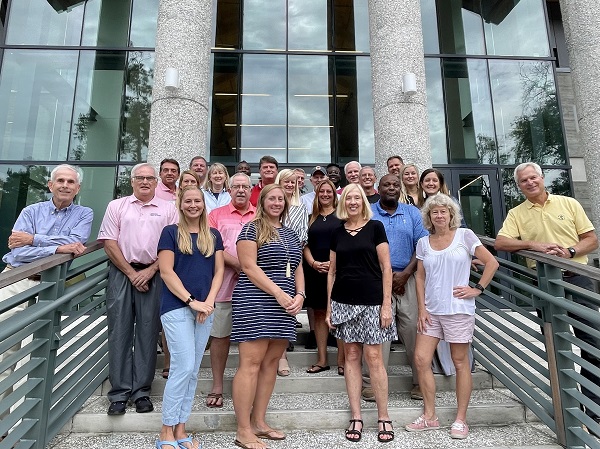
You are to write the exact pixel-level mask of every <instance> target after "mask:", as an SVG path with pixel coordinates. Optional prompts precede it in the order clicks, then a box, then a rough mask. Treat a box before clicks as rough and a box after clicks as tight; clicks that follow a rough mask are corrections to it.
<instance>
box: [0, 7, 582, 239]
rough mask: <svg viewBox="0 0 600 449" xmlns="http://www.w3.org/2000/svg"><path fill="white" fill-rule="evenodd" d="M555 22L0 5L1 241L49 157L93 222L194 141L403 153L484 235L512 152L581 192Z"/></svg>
mask: <svg viewBox="0 0 600 449" xmlns="http://www.w3.org/2000/svg"><path fill="white" fill-rule="evenodd" d="M564 36H565V33H564V31H563V27H562V16H561V9H560V6H559V3H558V2H556V1H544V0H510V1H509V0H481V1H479V0H478V1H466V0H464V1H459V0H420V1H419V0H398V1H397V2H395V1H390V0H185V1H184V0H177V1H175V0H1V2H0V195H1V196H0V242H6V237H7V236H8V234H9V232H10V229H11V227H12V224H13V223H14V220H15V218H16V216H17V215H18V213H19V211H20V210H21V209H22V208H23V207H24V206H26V205H27V204H30V203H32V202H36V201H39V200H41V199H44V198H45V197H46V195H47V193H46V180H47V176H48V173H49V171H50V170H51V169H52V167H53V166H55V165H57V164H59V163H64V162H68V163H72V164H75V165H78V166H80V167H81V168H82V170H83V173H84V179H83V184H82V189H81V193H80V195H79V201H80V202H81V203H82V204H85V205H88V206H90V207H93V209H94V210H95V211H96V217H97V218H96V223H95V229H94V231H95V230H96V229H97V226H99V221H100V219H101V217H102V213H103V211H104V209H105V206H106V204H107V203H108V202H109V201H110V200H112V199H113V198H115V197H117V196H119V195H124V194H128V193H129V192H130V186H129V180H128V177H129V170H130V168H131V167H132V166H133V165H135V164H136V163H138V162H140V161H145V160H149V161H151V162H153V163H156V162H157V161H160V160H161V159H162V158H163V157H175V158H176V159H178V160H179V161H180V163H181V164H182V166H185V165H187V163H188V161H189V159H190V158H191V156H193V155H196V154H201V155H205V157H206V158H207V159H208V160H209V161H218V162H222V163H224V164H226V165H227V166H229V167H233V166H234V165H235V163H236V162H237V161H239V160H242V159H245V160H247V161H248V162H250V163H251V164H256V163H257V162H258V159H259V158H260V157H261V156H262V155H264V154H270V155H272V156H274V157H276V158H277V159H278V161H280V162H281V164H282V165H283V166H289V167H296V166H302V167H305V168H308V167H310V166H314V165H317V164H319V165H323V164H326V163H329V162H330V161H334V162H337V163H339V164H344V163H346V162H348V161H350V160H359V161H360V162H361V163H363V164H368V165H375V166H376V167H377V169H378V171H379V172H380V174H382V173H381V172H382V171H383V166H384V163H385V159H386V158H387V157H388V156H389V155H392V154H400V155H402V156H403V157H404V159H405V161H407V162H408V161H415V162H417V164H418V165H419V166H420V168H421V169H424V168H427V167H428V166H431V165H433V166H435V167H437V168H439V169H440V170H442V171H443V172H444V174H445V175H446V178H447V182H448V183H449V184H450V186H451V188H452V192H453V194H454V195H456V196H458V197H459V198H460V200H461V204H462V206H463V211H464V212H465V215H466V218H467V222H468V223H469V224H470V225H471V226H472V227H473V228H474V229H475V230H476V231H477V232H480V233H482V234H487V235H490V236H494V235H495V232H496V231H497V230H498V229H499V227H500V224H501V222H502V220H503V218H504V216H505V214H506V210H507V208H509V207H511V206H512V205H513V204H514V203H515V202H516V201H519V200H520V198H519V195H518V193H517V189H516V187H515V186H514V183H512V181H511V178H512V170H513V169H514V166H515V165H517V164H518V163H520V162H523V161H528V160H533V161H536V162H538V163H539V164H540V165H542V167H543V168H544V169H545V173H546V178H547V180H548V182H547V184H548V185H549V186H550V187H551V189H552V190H553V191H554V192H557V193H566V194H570V193H571V192H573V191H575V193H576V196H578V195H581V197H582V199H583V200H584V201H585V192H586V189H578V188H577V187H578V186H579V185H582V186H583V185H585V181H586V178H585V168H584V164H583V160H584V150H582V149H581V148H580V145H579V141H578V139H579V130H578V118H577V110H576V108H575V104H576V103H575V92H576V90H577V88H576V86H574V84H573V82H572V77H571V73H570V70H569V58H568V54H569V52H568V51H567V47H566V44H565V37H564ZM167 68H175V69H176V70H177V73H178V75H179V85H178V87H176V88H175V89H173V88H171V89H167V88H166V87H165V76H164V74H165V72H166V69H167ZM407 72H410V73H415V74H416V78H417V92H416V94H415V95H412V96H409V95H406V94H404V93H403V91H402V76H403V74H404V73H407ZM155 81H156V82H155ZM557 87H560V89H558V88H557ZM563 92H564V95H563ZM567 148H568V150H567ZM571 168H572V169H571ZM573 181H575V184H574V183H573ZM574 187H575V189H574Z"/></svg>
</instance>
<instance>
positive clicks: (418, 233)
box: [371, 201, 429, 271]
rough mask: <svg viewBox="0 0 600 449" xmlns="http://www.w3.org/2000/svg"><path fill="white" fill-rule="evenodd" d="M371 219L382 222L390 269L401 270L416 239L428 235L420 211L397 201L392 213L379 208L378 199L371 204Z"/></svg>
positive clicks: (409, 255) (410, 253)
mask: <svg viewBox="0 0 600 449" xmlns="http://www.w3.org/2000/svg"><path fill="white" fill-rule="evenodd" d="M371 209H372V210H373V220H379V221H380V222H382V223H383V227H384V228H385V233H386V234H387V238H388V241H389V242H390V258H391V261H392V271H402V270H404V269H405V268H406V266H407V265H408V264H409V263H410V259H411V258H412V256H413V254H414V253H415V248H416V247H417V241H418V240H419V239H420V238H421V237H425V236H426V235H429V232H427V230H426V229H425V228H424V227H423V220H422V219H421V213H420V212H419V209H417V208H416V207H415V206H411V205H409V204H404V203H398V208H397V209H396V211H395V212H394V213H393V214H389V213H388V212H387V211H385V210H384V209H382V208H381V205H380V204H379V201H377V202H376V203H375V204H371Z"/></svg>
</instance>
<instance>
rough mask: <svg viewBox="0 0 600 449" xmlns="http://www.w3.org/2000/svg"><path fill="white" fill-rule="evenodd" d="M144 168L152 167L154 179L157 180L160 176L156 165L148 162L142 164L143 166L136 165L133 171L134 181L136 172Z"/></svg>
mask: <svg viewBox="0 0 600 449" xmlns="http://www.w3.org/2000/svg"><path fill="white" fill-rule="evenodd" d="M143 167H150V168H151V169H152V171H153V172H154V177H155V178H156V177H157V176H158V174H157V173H156V168H155V167H154V165H152V164H149V163H148V162H142V163H141V164H137V165H134V166H133V168H132V169H131V178H132V179H133V177H134V176H135V174H136V172H137V171H138V170H139V169H140V168H143Z"/></svg>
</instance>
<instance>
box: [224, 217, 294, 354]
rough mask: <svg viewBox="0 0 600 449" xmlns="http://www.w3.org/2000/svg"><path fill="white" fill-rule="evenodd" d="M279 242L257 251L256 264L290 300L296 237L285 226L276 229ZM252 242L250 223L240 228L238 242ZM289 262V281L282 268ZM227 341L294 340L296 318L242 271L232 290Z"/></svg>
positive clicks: (254, 236)
mask: <svg viewBox="0 0 600 449" xmlns="http://www.w3.org/2000/svg"><path fill="white" fill-rule="evenodd" d="M277 231H278V233H279V238H280V240H277V241H274V242H269V243H265V244H263V245H262V246H261V247H260V248H258V251H257V258H256V259H257V264H258V266H259V268H261V269H262V270H263V271H264V273H265V274H266V275H267V277H268V278H269V279H271V280H272V281H273V282H275V283H276V284H277V285H278V286H279V287H281V288H282V289H283V291H285V292H286V293H287V294H289V295H290V296H294V295H295V294H296V285H295V281H294V272H295V270H296V268H297V267H298V265H299V264H300V261H301V260H302V249H301V246H300V241H299V240H298V237H297V236H296V233H295V232H294V231H292V230H291V229H290V228H286V227H285V226H283V227H281V228H278V229H277ZM240 240H252V241H256V227H255V226H254V223H252V222H250V223H248V224H246V225H244V227H243V228H242V231H241V232H240V235H239V237H238V241H240ZM288 259H289V262H290V268H291V271H290V277H286V266H287V263H288ZM231 305H232V317H231V318H232V329H231V341H234V342H244V341H251V340H257V339H259V338H281V339H284V340H290V341H295V340H296V318H295V317H293V316H292V315H290V314H288V313H287V312H286V311H285V309H284V308H283V307H281V306H280V305H279V303H278V302H277V301H276V300H275V298H274V297H273V296H271V295H269V294H267V293H265V292H264V291H262V290H261V289H259V288H258V287H256V286H255V285H254V284H253V283H252V282H251V281H250V279H248V276H246V274H245V273H244V272H243V271H242V272H241V273H240V279H239V281H238V283H237V285H236V286H235V289H234V290H233V296H232V300H231Z"/></svg>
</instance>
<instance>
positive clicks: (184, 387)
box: [160, 307, 214, 426]
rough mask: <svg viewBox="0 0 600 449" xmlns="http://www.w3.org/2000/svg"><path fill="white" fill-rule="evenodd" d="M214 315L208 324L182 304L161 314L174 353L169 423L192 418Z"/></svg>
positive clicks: (166, 410)
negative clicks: (191, 414) (198, 319)
mask: <svg viewBox="0 0 600 449" xmlns="http://www.w3.org/2000/svg"><path fill="white" fill-rule="evenodd" d="M213 316H214V315H210V316H209V317H208V318H207V319H206V321H205V322H204V323H198V322H197V321H196V312H194V311H193V310H192V309H190V308H189V307H182V308H179V309H175V310H171V311H170V312H167V313H165V314H163V315H162V316H161V317H160V320H161V321H162V325H163V331H164V333H165V336H166V338H167V345H168V346H169V351H170V352H171V367H170V371H169V378H168V379H167V384H166V386H165V391H164V396H163V407H162V422H163V424H164V425H165V426H175V425H177V424H180V423H185V422H187V420H188V418H189V417H190V413H191V412H192V403H193V401H194V393H195V392H196V384H197V383H198V370H199V369H200V362H202V356H203V355H204V350H205V349H206V343H207V342H208V337H209V336H210V328H211V327H212V323H213Z"/></svg>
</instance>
